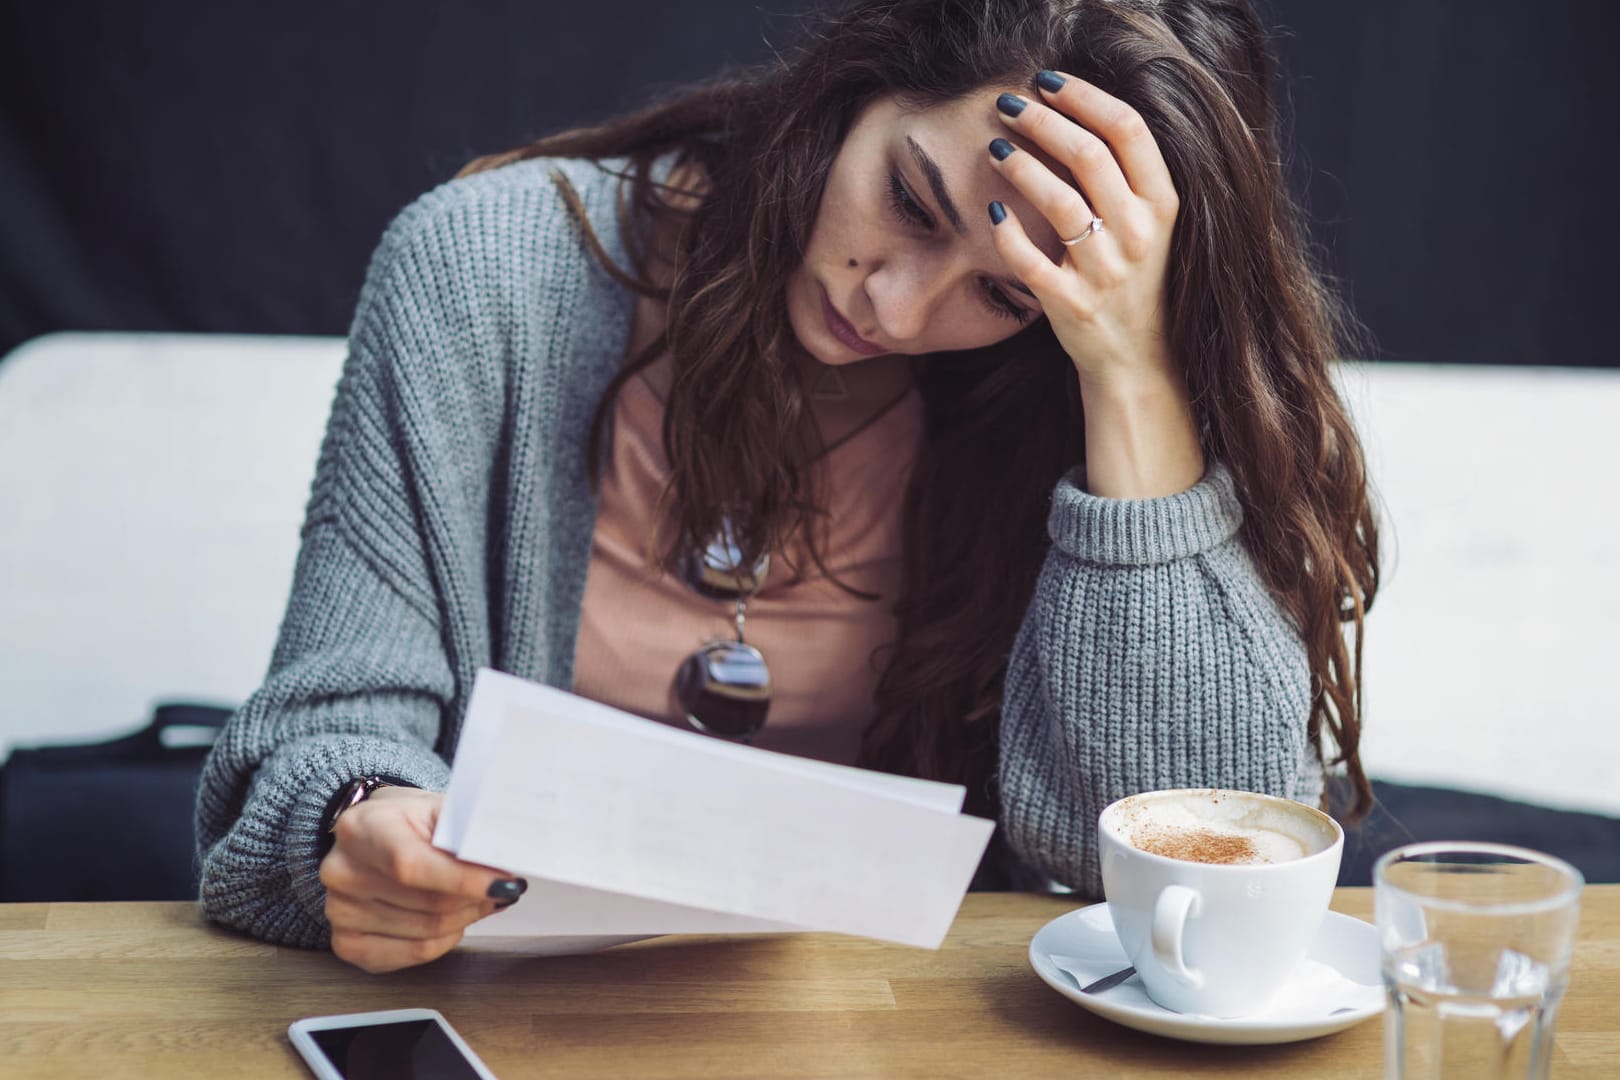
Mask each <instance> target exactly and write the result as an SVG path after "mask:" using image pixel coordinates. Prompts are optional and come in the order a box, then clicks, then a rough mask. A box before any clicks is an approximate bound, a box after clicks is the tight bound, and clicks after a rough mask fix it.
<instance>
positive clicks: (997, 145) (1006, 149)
mask: <svg viewBox="0 0 1620 1080" xmlns="http://www.w3.org/2000/svg"><path fill="white" fill-rule="evenodd" d="M1016 149H1018V147H1016V146H1014V145H1013V144H1012V143H1010V142H1008V141H1007V140H1006V139H991V140H990V156H991V157H993V158H995V159H996V160H997V161H1006V160H1007V158H1008V157H1009V156H1010V155H1011V154H1012V152H1013V151H1014V150H1016Z"/></svg>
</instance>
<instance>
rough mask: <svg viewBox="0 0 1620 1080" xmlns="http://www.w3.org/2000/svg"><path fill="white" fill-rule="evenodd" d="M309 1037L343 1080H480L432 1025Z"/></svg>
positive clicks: (379, 1026) (363, 1028)
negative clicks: (340, 1074)
mask: <svg viewBox="0 0 1620 1080" xmlns="http://www.w3.org/2000/svg"><path fill="white" fill-rule="evenodd" d="M310 1036H311V1037H312V1038H313V1039H314V1040H315V1045H316V1046H319V1047H320V1048H321V1052H322V1053H323V1054H325V1055H326V1056H327V1058H328V1059H329V1060H330V1061H331V1062H332V1065H333V1067H335V1068H336V1069H337V1070H338V1071H339V1072H341V1073H342V1074H343V1076H344V1078H345V1080H480V1078H479V1076H478V1073H476V1072H474V1071H473V1067H472V1066H471V1065H469V1064H467V1059H466V1058H464V1057H462V1056H461V1049H460V1047H458V1046H456V1044H455V1043H453V1042H451V1041H450V1037H449V1036H448V1035H446V1034H445V1033H444V1031H443V1029H441V1028H440V1027H439V1025H438V1024H436V1023H435V1022H433V1021H432V1020H405V1021H401V1022H398V1023H393V1024H365V1025H363V1026H361V1027H344V1028H327V1029H326V1030H324V1031H312V1032H310Z"/></svg>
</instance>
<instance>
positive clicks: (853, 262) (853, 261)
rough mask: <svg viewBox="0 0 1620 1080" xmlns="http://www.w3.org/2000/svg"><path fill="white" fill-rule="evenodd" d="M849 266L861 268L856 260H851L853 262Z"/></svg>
mask: <svg viewBox="0 0 1620 1080" xmlns="http://www.w3.org/2000/svg"><path fill="white" fill-rule="evenodd" d="M849 265H850V266H852V267H855V266H859V265H860V263H858V262H856V261H855V260H854V259H851V260H849Z"/></svg>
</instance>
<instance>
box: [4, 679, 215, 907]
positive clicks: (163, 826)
mask: <svg viewBox="0 0 1620 1080" xmlns="http://www.w3.org/2000/svg"><path fill="white" fill-rule="evenodd" d="M229 716H230V710H229V709H222V708H218V707H215V706H211V705H194V704H168V705H160V706H158V708H157V712H156V714H155V715H154V716H153V719H152V722H151V724H149V725H148V726H147V727H146V728H144V729H143V730H141V731H138V732H136V733H135V734H133V735H128V736H125V737H124V738H121V739H113V740H111V741H109V742H102V743H92V744H89V745H78V746H41V747H34V748H30V749H18V750H14V751H12V753H11V757H10V759H9V760H8V761H7V762H6V763H5V765H4V767H3V768H0V901H8V902H13V901H50V900H191V899H195V898H196V896H197V875H196V871H195V868H194V862H195V857H194V848H195V841H194V833H193V829H192V811H193V804H194V803H195V800H196V793H197V779H198V776H199V775H200V773H201V771H202V762H203V757H204V756H205V755H206V754H207V753H208V748H209V746H211V745H212V744H213V741H214V737H215V736H216V735H218V734H219V729H220V727H221V725H223V724H224V723H225V720H226V718H227V717H229Z"/></svg>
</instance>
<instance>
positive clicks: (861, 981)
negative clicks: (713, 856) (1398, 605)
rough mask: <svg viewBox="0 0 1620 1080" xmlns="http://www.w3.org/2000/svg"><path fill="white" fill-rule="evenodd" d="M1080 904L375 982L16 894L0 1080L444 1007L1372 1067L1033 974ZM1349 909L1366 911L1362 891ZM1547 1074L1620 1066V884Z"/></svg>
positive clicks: (759, 1039) (1064, 1060) (678, 1035)
mask: <svg viewBox="0 0 1620 1080" xmlns="http://www.w3.org/2000/svg"><path fill="white" fill-rule="evenodd" d="M1076 906H1078V905H1077V904H1076V902H1075V901H1074V900H1073V899H1072V898H1069V897H1061V896H1030V895H998V894H974V895H970V896H969V897H968V898H967V901H966V903H965V904H964V905H963V907H962V911H961V914H960V915H959V916H958V917H957V920H956V925H955V926H954V927H953V928H952V930H951V934H950V937H949V939H948V940H947V941H946V943H945V945H944V947H943V948H941V949H940V950H939V951H938V952H930V951H926V950H922V949H910V948H903V947H899V946H889V945H881V944H877V943H874V942H869V941H863V940H858V939H855V938H846V937H840V936H837V935H830V934H807V935H781V936H770V937H733V938H723V937H703V938H699V937H690V938H663V939H657V940H653V941H647V942H641V943H637V944H634V945H628V946H623V947H620V948H618V949H614V950H611V951H608V952H603V953H597V954H595V955H591V956H577V957H556V958H550V959H524V958H516V957H512V956H495V955H487V954H486V955H472V954H466V953H458V954H452V955H451V956H448V957H445V958H444V959H442V960H440V961H438V962H437V963H434V964H430V965H428V966H427V967H425V968H418V969H415V970H412V971H406V972H400V973H397V974H393V975H384V976H369V975H365V974H363V973H361V972H359V971H357V970H356V969H354V968H351V967H349V966H347V965H346V964H343V963H342V962H340V961H338V960H336V959H334V958H333V957H332V956H331V955H329V954H326V953H315V952H304V951H300V950H295V949H281V948H276V947H274V946H270V945H265V944H261V943H259V942H256V941H253V940H251V939H248V938H245V937H242V936H240V935H237V934H233V933H229V932H226V931H222V930H219V929H216V928H213V927H209V926H206V925H205V924H203V923H202V922H201V921H200V920H199V919H198V917H197V914H196V910H195V908H194V907H193V906H192V905H190V904H185V903H179V904H134V903H130V904H13V905H0V1076H4V1077H6V1078H8V1080H21V1078H23V1077H96V1078H101V1077H148V1076H150V1077H165V1078H175V1077H193V1076H196V1077H203V1076H208V1077H230V1078H233V1080H234V1078H246V1077H259V1076H267V1077H276V1076H280V1077H289V1078H296V1077H303V1076H307V1073H306V1072H305V1071H304V1069H303V1065H302V1063H301V1062H300V1060H299V1059H298V1057H297V1056H296V1055H295V1054H294V1052H293V1050H292V1048H291V1046H290V1045H289V1044H288V1042H287V1036H286V1031H287V1025H288V1024H289V1023H290V1022H291V1021H293V1020H295V1019H297V1018H299V1017H302V1016H315V1015H320V1014H325V1013H338V1012H358V1011H362V1010H369V1009H386V1008H399V1007H405V1006H419V1005H426V1006H432V1007H434V1008H437V1009H439V1010H440V1011H441V1012H443V1013H444V1014H445V1015H446V1016H447V1017H449V1019H450V1021H451V1023H453V1024H454V1025H455V1026H456V1028H457V1029H458V1030H460V1031H461V1033H462V1034H463V1035H465V1036H466V1038H467V1040H468V1041H469V1042H470V1043H471V1044H472V1046H473V1047H474V1048H475V1049H476V1050H477V1051H478V1052H479V1054H480V1055H482V1056H483V1058H484V1060H485V1061H487V1062H488V1063H489V1065H490V1067H491V1068H493V1069H494V1070H495V1072H496V1073H497V1074H498V1075H500V1076H501V1077H502V1078H503V1080H507V1078H516V1077H526V1076H535V1077H578V1076H592V1077H597V1076H600V1077H639V1076H658V1077H750V1078H754V1077H861V1076H901V1077H928V1078H930V1080H934V1078H940V1077H979V1076H996V1077H1002V1076H1006V1077H1025V1076H1061V1077H1081V1076H1094V1075H1103V1070H1107V1075H1108V1076H1110V1077H1111V1078H1127V1077H1146V1076H1180V1075H1184V1074H1187V1073H1198V1074H1200V1075H1208V1076H1245V1077H1247V1076H1287V1077H1320V1078H1332V1077H1376V1076H1379V1075H1380V1074H1381V1069H1382V1049H1381V1046H1382V1044H1381V1038H1382V1034H1381V1032H1382V1026H1381V1024H1380V1022H1378V1021H1376V1020H1373V1021H1368V1022H1367V1023H1364V1024H1362V1025H1360V1026H1358V1027H1355V1028H1351V1029H1350V1030H1349V1031H1345V1032H1342V1033H1340V1034H1338V1035H1332V1036H1329V1037H1327V1038H1323V1039H1317V1040H1314V1041H1311V1042H1304V1043H1294V1044H1288V1045H1282V1046H1258V1047H1240V1046H1201V1045H1195V1044H1191V1043H1180V1042H1174V1041H1171V1040H1168V1039H1161V1038H1155V1037H1153V1036H1149V1035H1143V1034H1139V1033H1137V1032H1134V1031H1129V1030H1126V1029H1125V1028H1121V1027H1117V1026H1115V1025H1114V1024H1111V1023H1109V1022H1108V1021H1106V1020H1102V1019H1100V1018H1098V1017H1095V1016H1093V1015H1091V1014H1090V1013H1088V1012H1086V1011H1084V1010H1083V1009H1081V1008H1079V1007H1078V1006H1076V1005H1074V1004H1072V1003H1071V1002H1069V1001H1067V1000H1065V999H1064V998H1062V997H1060V996H1059V995H1058V994H1056V993H1054V992H1053V991H1052V990H1050V989H1049V988H1047V986H1046V985H1045V984H1044V983H1042V982H1041V981H1040V980H1039V979H1037V978H1036V977H1035V975H1034V973H1033V972H1032V971H1031V970H1030V967H1029V962H1028V959H1027V950H1028V946H1029V939H1030V938H1031V937H1032V936H1033V935H1034V933H1035V931H1036V930H1038V929H1039V928H1040V927H1041V926H1042V925H1044V924H1045V923H1046V922H1047V921H1048V920H1050V919H1053V918H1055V917H1056V916H1058V915H1061V914H1062V913H1063V912H1065V911H1068V910H1070V909H1071V908H1074V907H1076ZM1334 907H1335V908H1337V909H1338V910H1340V911H1343V912H1346V913H1348V914H1350V915H1355V916H1358V917H1361V918H1369V917H1370V916H1371V914H1372V894H1371V891H1370V890H1368V889H1341V890H1339V892H1338V894H1337V896H1336V898H1335V900H1334ZM1556 1062H1557V1064H1556V1067H1555V1069H1554V1075H1555V1076H1557V1077H1560V1078H1563V1077H1585V1076H1591V1077H1597V1076H1605V1077H1613V1076H1615V1075H1620V885H1596V886H1589V887H1588V888H1587V890H1586V895H1585V901H1584V910H1583V912H1582V916H1581V941H1580V945H1579V946H1578V947H1577V949H1576V953H1575V968H1574V974H1573V981H1572V985H1571V988H1570V992H1569V997H1568V999H1567V1000H1566V1002H1565V1005H1564V1008H1563V1012H1562V1015H1561V1017H1560V1020H1559V1024H1558V1053H1557V1057H1556Z"/></svg>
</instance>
